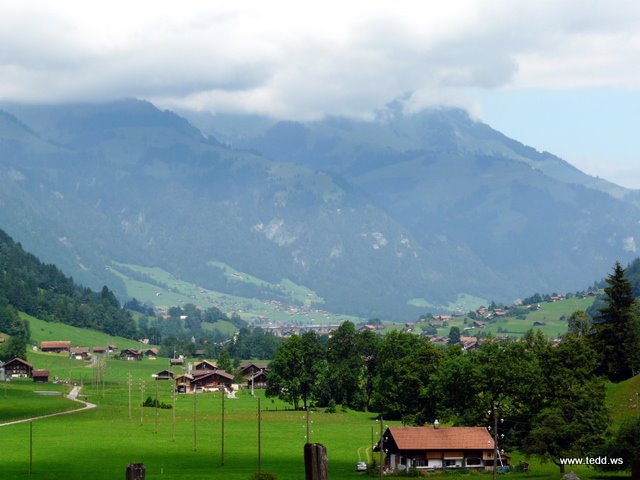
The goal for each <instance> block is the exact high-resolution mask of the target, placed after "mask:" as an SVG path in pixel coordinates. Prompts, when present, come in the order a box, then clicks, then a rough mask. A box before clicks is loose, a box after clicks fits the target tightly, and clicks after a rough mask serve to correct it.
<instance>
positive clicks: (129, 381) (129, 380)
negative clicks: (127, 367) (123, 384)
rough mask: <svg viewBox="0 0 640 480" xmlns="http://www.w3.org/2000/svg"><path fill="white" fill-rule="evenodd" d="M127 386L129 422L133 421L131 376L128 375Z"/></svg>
mask: <svg viewBox="0 0 640 480" xmlns="http://www.w3.org/2000/svg"><path fill="white" fill-rule="evenodd" d="M127 385H128V387H129V421H131V374H130V373H127Z"/></svg>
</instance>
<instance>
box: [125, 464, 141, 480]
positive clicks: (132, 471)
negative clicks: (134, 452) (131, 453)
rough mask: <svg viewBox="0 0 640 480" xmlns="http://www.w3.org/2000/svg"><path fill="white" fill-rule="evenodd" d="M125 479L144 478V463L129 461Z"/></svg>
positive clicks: (136, 479)
mask: <svg viewBox="0 0 640 480" xmlns="http://www.w3.org/2000/svg"><path fill="white" fill-rule="evenodd" d="M126 480H145V468H144V463H130V464H129V465H128V466H127V477H126Z"/></svg>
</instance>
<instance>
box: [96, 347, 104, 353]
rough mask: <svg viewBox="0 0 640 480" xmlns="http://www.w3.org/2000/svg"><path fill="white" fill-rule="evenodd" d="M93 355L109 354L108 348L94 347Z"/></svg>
mask: <svg viewBox="0 0 640 480" xmlns="http://www.w3.org/2000/svg"><path fill="white" fill-rule="evenodd" d="M93 353H107V347H93Z"/></svg>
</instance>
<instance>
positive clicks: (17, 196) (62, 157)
mask: <svg viewBox="0 0 640 480" xmlns="http://www.w3.org/2000/svg"><path fill="white" fill-rule="evenodd" d="M3 108H4V110H5V112H10V113H3V114H2V115H0V147H1V148H2V150H0V151H1V152H2V153H1V155H0V204H1V205H2V208H1V209H0V227H3V228H5V230H7V231H8V232H9V233H10V234H11V235H12V236H14V237H15V238H17V239H18V240H19V241H21V242H22V243H23V244H24V245H25V246H26V247H27V248H28V249H29V250H31V251H33V252H34V253H36V254H37V255H38V256H40V257H41V258H44V259H46V261H50V262H55V263H56V264H57V265H59V266H60V267H61V268H63V269H64V270H65V271H67V272H70V273H71V272H72V273H73V276H74V278H75V279H76V281H79V282H80V283H84V284H87V285H89V286H93V287H95V288H98V286H99V285H102V284H105V283H106V284H108V285H110V286H113V289H114V290H115V291H116V293H118V294H119V295H120V296H126V295H127V292H126V291H125V289H124V286H123V285H122V284H121V281H120V280H119V279H118V277H116V276H114V275H113V273H112V272H111V271H110V269H109V268H105V267H108V266H109V265H111V262H114V261H117V262H121V263H135V264H139V265H147V266H159V267H161V268H163V269H165V270H167V271H169V272H171V273H172V274H174V275H175V276H177V277H179V278H184V279H185V280H189V281H192V282H195V283H198V284H200V285H202V286H204V287H206V288H210V289H216V288H224V286H225V285H226V284H227V279H226V278H225V275H224V272H222V271H221V270H220V268H219V267H217V266H216V265H219V264H220V263H225V264H227V265H230V266H232V267H233V268H235V269H237V270H239V271H243V272H247V273H248V274H251V275H254V276H256V277H259V278H262V279H264V280H265V281H266V282H272V283H277V282H280V281H281V280H283V279H289V280H291V281H293V282H295V283H296V284H298V285H304V286H306V287H308V288H310V289H312V290H313V291H314V292H315V293H317V294H318V295H319V296H320V297H322V298H324V299H325V302H326V303H325V305H324V307H325V308H327V309H329V310H335V311H341V312H345V313H355V314H360V315H365V316H374V315H375V316H385V317H387V318H396V319H401V318H406V317H407V316H408V315H415V314H416V313H424V310H425V309H437V307H436V306H437V305H447V304H448V303H449V302H453V303H455V302H456V300H457V299H458V296H459V295H460V294H469V295H474V296H476V297H480V298H484V299H495V300H503V301H511V300H513V299H514V298H516V297H518V296H524V295H528V294H531V292H534V291H545V292H548V291H553V290H558V291H561V290H572V289H577V288H582V287H583V286H584V283H585V279H591V278H595V277H601V276H603V275H604V274H605V273H606V272H607V271H608V270H609V268H610V266H611V265H612V264H613V262H614V261H615V260H616V259H621V260H623V261H624V260H628V259H630V258H632V256H633V253H634V251H635V248H636V246H635V242H636V238H638V233H639V232H638V229H639V227H638V225H639V224H638V220H640V210H639V209H638V208H637V207H636V206H635V205H634V204H633V203H632V202H630V201H627V200H626V198H627V196H630V197H633V193H634V192H628V191H626V190H625V189H622V188H621V187H617V186H615V185H613V184H610V183H607V182H605V181H602V180H599V179H594V178H592V177H589V176H587V175H585V174H583V173H582V172H580V171H578V170H577V169H575V168H574V167H572V166H571V165H569V164H568V163H566V162H564V161H562V160H561V159H559V158H557V157H554V156H553V155H551V154H548V153H540V152H537V151H535V150H534V149H532V148H530V147H526V146H524V145H522V144H520V143H518V142H516V141H514V140H511V139H508V138H506V137H505V136H503V135H501V134H500V133H499V132H496V131H494V130H492V129H491V128H489V127H488V126H487V125H484V124H482V123H480V122H477V121H474V120H472V119H470V118H469V117H468V116H467V115H466V113H464V112H462V111H459V110H443V109H438V110H429V111H425V112H422V113H420V114H416V115H402V114H401V113H399V112H397V111H393V109H390V110H389V112H386V113H385V114H384V115H382V114H381V115H380V118H378V119H377V120H375V121H370V122H364V121H356V120H349V119H343V118H328V119H325V120H323V121H319V122H307V123H300V122H276V121H273V120H270V119H265V118H260V117H241V116H209V117H202V116H200V117H195V116H194V117H190V121H191V123H189V122H188V121H187V120H186V119H185V118H183V117H181V116H179V115H177V114H175V113H172V112H169V111H161V110H159V109H157V108H156V107H154V106H153V105H151V104H150V103H148V102H143V101H136V100H124V101H119V102H112V103H107V104H75V105H49V106H42V105H29V106H27V105H15V104H13V105H11V104H5V105H3ZM193 125H197V126H198V127H199V129H198V128H196V127H195V126H193ZM203 132H204V134H203ZM234 293H236V294H237V293H238V292H234ZM247 294H251V295H256V294H257V295H261V296H262V297H263V298H265V299H268V298H270V296H271V295H272V294H273V292H270V291H269V290H268V289H267V290H265V291H262V292H257V293H256V292H255V286H254V289H253V290H251V292H249V291H248V292H247ZM478 301H481V300H478ZM430 305H431V306H430Z"/></svg>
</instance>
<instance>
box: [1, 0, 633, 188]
mask: <svg viewBox="0 0 640 480" xmlns="http://www.w3.org/2000/svg"><path fill="white" fill-rule="evenodd" d="M639 90H640V2H638V1H637V0H633V1H626V0H616V1H594V0H554V1H546V0H536V1H530V0H528V1H521V0H488V1H465V0H446V1H445V0H442V1H427V0H422V1H414V2H406V1H402V0H393V1H375V0H367V1H357V0H348V1H344V0H343V1H340V2H333V1H327V0H324V1H323V2H313V4H311V2H304V1H299V0H298V1H289V2H288V1H274V0H268V1H265V0H261V1H248V0H244V1H238V0H234V1H228V2H227V1H220V0H215V1H211V0H206V1H188V0H185V1H183V2H176V1H171V2H168V1H166V2H165V1H161V0H153V1H146V0H134V1H128V2H120V1H113V0H112V1H110V2H87V1H86V0H85V1H78V2H75V1H73V2H72V1H63V0H59V1H55V2H54V1H27V0H16V1H13V0H0V100H15V101H26V102H63V101H78V100H81V101H87V100H89V101H95V100H110V99H117V98H123V97H128V98H130V97H137V98H145V99H148V100H151V101H152V102H154V103H156V104H157V105H159V106H162V107H166V108H172V107H180V108H192V109H199V110H202V109H204V110H211V111H214V112H247V113H260V114H267V115H271V116H275V117H278V118H289V119H314V118H320V117H322V116H323V115H325V114H334V115H336V114H342V115H349V116H356V117H360V118H368V117H370V116H371V115H372V112H374V111H375V110H378V109H380V108H383V107H384V106H385V105H386V104H387V103H389V102H390V101H392V100H394V99H397V98H405V99H406V100H405V108H406V110H407V111H414V110H419V109H422V108H425V107H428V106H432V105H455V106H462V107H464V108H467V109H468V110H469V111H470V112H471V113H472V114H473V115H474V116H475V117H477V118H478V119H481V120H483V121H485V122H487V123H489V124H490V125H492V126H493V127H494V128H496V129H498V130H500V131H502V132H503V133H505V134H507V135H509V136H512V137H514V138H516V139H517V140H520V141H522V142H524V143H527V144H529V145H531V146H533V147H535V148H537V149H539V150H548V151H550V152H552V153H555V154H557V155H560V156H561V157H563V158H564V159H566V160H567V161H569V162H570V163H572V164H574V165H576V166H577V167H578V168H581V169H582V170H584V171H586V172H587V173H590V174H592V175H598V176H601V177H603V178H607V179H609V180H611V181H614V182H616V183H619V184H621V185H624V186H628V187H633V188H640V162H638V160H639V159H640V155H639V154H638V151H639V150H640V149H638V145H637V144H638V139H639V138H640V135H639V134H638V133H637V126H638V125H640V92H639Z"/></svg>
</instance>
